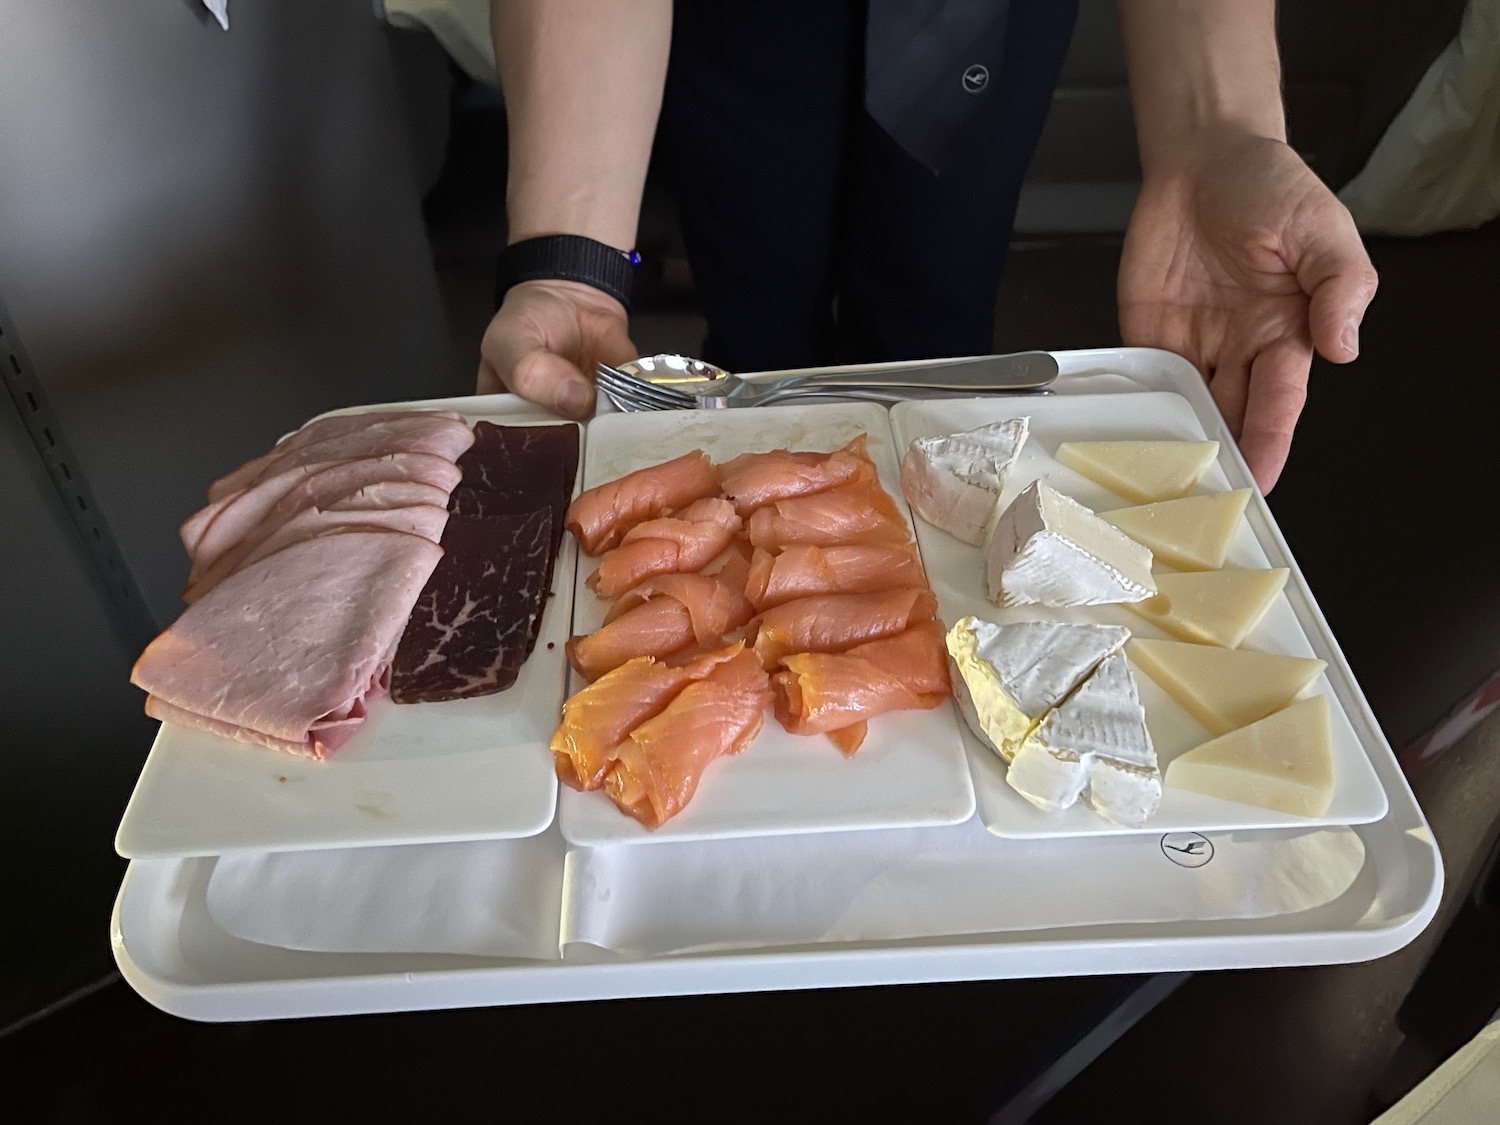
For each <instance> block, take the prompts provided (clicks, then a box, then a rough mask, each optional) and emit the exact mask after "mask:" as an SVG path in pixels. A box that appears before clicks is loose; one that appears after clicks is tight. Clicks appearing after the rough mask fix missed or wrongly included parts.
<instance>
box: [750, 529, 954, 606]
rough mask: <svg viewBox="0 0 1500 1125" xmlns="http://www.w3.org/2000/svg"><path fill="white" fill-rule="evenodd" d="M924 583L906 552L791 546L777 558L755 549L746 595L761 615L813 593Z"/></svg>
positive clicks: (918, 567)
mask: <svg viewBox="0 0 1500 1125" xmlns="http://www.w3.org/2000/svg"><path fill="white" fill-rule="evenodd" d="M926 581H927V577H926V575H924V574H923V573H922V567H921V564H920V563H918V562H917V556H916V552H914V551H913V550H912V548H910V547H886V546H878V545H875V546H862V545H857V544H856V545H853V546H848V547H814V546H811V545H810V544H796V545H794V546H791V547H785V548H783V549H782V550H781V551H780V552H779V553H773V552H771V551H767V550H765V549H763V548H759V547H757V548H756V549H755V554H754V555H753V556H752V557H751V559H750V572H749V575H748V576H747V577H746V580H745V596H746V597H747V598H749V599H750V604H751V605H753V606H754V607H755V608H756V609H757V610H762V611H763V610H767V609H771V608H772V607H773V606H778V605H782V604H783V603H785V602H789V601H794V600H796V599H797V598H806V597H811V596H813V595H814V594H876V593H880V592H881V591H884V590H899V589H901V588H903V587H908V586H911V587H916V586H922V585H924V584H925V583H926Z"/></svg>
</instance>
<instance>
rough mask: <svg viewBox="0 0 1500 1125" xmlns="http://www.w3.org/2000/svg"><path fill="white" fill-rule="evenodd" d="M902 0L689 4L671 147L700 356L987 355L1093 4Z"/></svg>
mask: <svg viewBox="0 0 1500 1125" xmlns="http://www.w3.org/2000/svg"><path fill="white" fill-rule="evenodd" d="M888 2H889V0H872V3H873V10H869V11H867V9H866V6H865V5H864V4H862V3H857V2H852V0H678V3H677V4H676V6H675V11H674V26H673V34H672V53H671V61H670V65H669V67H668V72H667V85H666V93H665V97H664V100H663V106H662V117H661V124H660V130H659V135H658V151H659V153H660V154H661V156H662V158H663V160H664V162H665V164H666V167H667V171H668V176H669V179H670V181H671V184H672V188H673V193H674V195H675V197H676V201H677V206H678V213H679V217H680V219H681V223H682V229H683V237H684V240H685V242H686V246H687V252H688V258H689V261H690V263H691V265H692V269H693V275H694V281H695V284H696V286H697V289H698V293H699V297H700V300H701V303H702V306H703V309H704V312H705V315H706V316H707V319H708V326H709V331H708V338H707V340H706V341H705V343H704V346H703V358H705V359H708V360H710V361H712V362H715V363H719V364H722V365H723V366H725V367H727V368H728V369H729V370H731V371H763V370H769V369H773V368H779V367H797V366H805V365H811V364H822V363H834V362H840V363H848V362H871V361H880V360H892V359H921V358H932V357H936V356H948V355H974V354H983V353H987V352H989V351H990V350H991V348H992V346H993V332H994V305H995V292H996V289H997V288H998V285H999V280H1000V273H1001V270H1002V268H1003V266H1004V262H1005V253H1006V248H1007V245H1008V243H1009V240H1010V232H1011V225H1012V223H1013V221H1014V217H1015V207H1016V199H1017V196H1018V194H1019V191H1020V186H1021V180H1022V178H1023V177H1024V175H1025V172H1026V166H1027V164H1029V163H1030V160H1031V154H1032V152H1033V151H1034V149H1035V147H1036V141H1037V138H1038V136H1039V135H1040V133H1041V129H1042V125H1043V123H1044V122H1045V120H1046V114H1047V108H1048V105H1049V104H1050V101H1051V95H1052V90H1053V87H1054V85H1055V84H1056V81H1057V74H1058V71H1059V69H1060V68H1061V65H1062V60H1063V56H1064V55H1065V54H1066V52H1067V46H1068V41H1069V39H1070V38H1071V36H1072V30H1073V23H1074V20H1075V18H1076V15H1077V2H1076V0H1010V2H1009V3H1008V4H1007V3H1006V2H1005V0H990V2H989V3H987V4H986V3H979V4H972V5H971V4H970V3H969V0H936V2H934V3H931V4H928V3H924V2H917V0H913V2H912V3H910V4H905V5H898V4H893V5H892V6H891V7H890V8H887V7H886V5H887V3H888ZM898 9H900V10H899V11H898ZM938 9H943V12H939V11H938ZM960 9H962V10H961V11H960ZM954 11H957V12H958V13H959V16H961V17H962V18H949V17H946V16H945V15H944V12H948V13H950V16H951V12H954ZM867 15H868V16H870V17H871V19H867ZM867 69H868V78H869V80H870V81H869V82H868V83H867V82H866V79H867ZM981 72H982V73H981ZM955 91H956V93H955ZM867 104H868V108H867ZM872 111H873V113H872ZM877 118H878V119H877Z"/></svg>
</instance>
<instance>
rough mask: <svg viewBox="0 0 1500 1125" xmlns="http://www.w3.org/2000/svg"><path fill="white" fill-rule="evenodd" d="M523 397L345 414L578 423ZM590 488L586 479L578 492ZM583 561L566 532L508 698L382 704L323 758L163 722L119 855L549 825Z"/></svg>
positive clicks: (421, 839)
mask: <svg viewBox="0 0 1500 1125" xmlns="http://www.w3.org/2000/svg"><path fill="white" fill-rule="evenodd" d="M515 402H516V400H515V399H513V398H511V396H509V395H503V396H501V395H497V396H486V397H477V398H464V399H453V400H449V401H444V402H424V403H415V404H411V403H397V404H390V405H387V406H379V407H363V408H359V409H358V410H354V411H348V410H346V411H334V412H333V413H339V414H347V413H358V412H362V411H368V410H375V409H393V408H395V407H408V406H420V407H424V408H428V409H434V410H437V409H449V410H457V411H459V412H461V413H462V414H463V416H464V417H465V419H466V420H467V421H468V422H469V423H470V424H471V425H472V424H473V423H475V422H479V421H491V422H495V423H497V424H500V425H504V424H506V423H511V424H525V425H538V424H545V425H563V426H575V427H576V426H577V423H576V422H560V421H558V419H556V418H555V417H552V416H551V415H538V414H535V413H534V412H530V411H526V412H520V413H518V412H517V411H516V408H515V405H514V404H515ZM583 438H584V434H583V431H582V429H581V428H580V430H579V441H580V443H582V442H583ZM582 452H584V449H583V447H582V445H580V453H582ZM580 463H581V462H580ZM580 476H581V473H580ZM578 487H579V486H578V482H576V481H575V482H574V494H575V495H576V494H577V491H578ZM577 556H578V550H577V545H576V542H575V541H574V539H573V537H572V536H571V535H564V536H563V541H562V547H561V549H560V550H559V552H558V560H557V569H556V572H555V574H554V575H553V592H554V596H553V597H551V598H549V599H548V601H547V606H546V609H545V610H544V612H543V616H542V627H541V633H540V636H539V638H538V640H537V646H536V650H535V651H534V652H533V653H532V654H531V656H530V658H529V659H528V660H527V661H526V663H525V665H523V666H522V668H521V672H520V676H519V678H518V679H517V680H516V683H515V684H514V685H513V686H512V687H510V688H509V689H508V690H506V691H503V692H498V693H496V694H494V695H488V696H481V697H479V698H476V699H462V700H454V701H452V702H447V703H417V704H406V705H403V706H397V705H396V704H394V703H392V702H391V700H390V699H389V697H387V698H383V699H379V700H376V701H375V702H374V703H372V704H371V705H370V717H369V719H368V720H366V722H365V723H364V725H363V726H362V727H360V729H359V731H358V732H357V733H356V734H355V735H354V737H353V738H351V739H350V740H349V741H348V742H347V743H345V744H344V745H343V746H342V747H340V748H339V750H338V751H337V753H335V754H333V755H331V756H330V757H329V758H328V759H327V760H325V761H321V762H318V761H313V760H311V759H308V758H301V757H298V756H296V755H293V754H284V753H278V752H277V751H274V750H267V749H265V748H263V747H259V746H247V745H244V744H242V743H238V742H233V741H231V740H229V739H225V738H219V737H217V736H215V735H211V734H206V733H203V732H201V731H194V730H188V729H185V728H182V727H177V726H173V725H171V724H168V723H164V724H162V727H161V730H160V732H159V733H158V735H157V737H156V742H155V744H154V745H153V746H152V747H151V753H150V755H149V756H148V757H147V759H146V764H145V767H144V768H143V769H142V771H141V776H140V779H139V780H138V781H137V783H136V787H135V792H134V793H133V794H132V795H131V798H130V803H129V805H128V806H127V807H126V810H125V816H124V818H123V819H122V820H121V822H120V828H119V831H118V833H117V834H116V836H115V850H116V851H117V852H119V853H120V855H122V856H125V857H127V858H130V859H146V858H152V859H162V858H173V857H185V856H201V855H223V854H226V853H231V852H240V851H262V852H265V851H291V850H311V849H317V848H348V847H360V846H368V845H375V844H411V843H436V842H441V841H449V840H478V839H503V838H507V837H516V836H531V835H535V834H536V833H538V832H541V831H543V830H544V829H545V828H546V827H547V826H548V825H549V824H550V823H551V822H552V817H553V813H554V811H555V810H556V805H557V776H556V773H555V772H554V770H553V768H552V756H551V752H550V751H549V750H548V742H549V740H550V739H551V737H552V731H553V729H554V728H555V726H556V723H557V713H558V708H559V707H560V706H561V705H562V698H563V686H564V678H565V677H564V672H565V668H566V664H565V661H564V657H563V644H564V643H565V642H566V641H567V639H568V618H569V610H570V608H571V607H570V602H571V597H570V594H571V591H572V588H573V578H574V574H575V571H576V567H577Z"/></svg>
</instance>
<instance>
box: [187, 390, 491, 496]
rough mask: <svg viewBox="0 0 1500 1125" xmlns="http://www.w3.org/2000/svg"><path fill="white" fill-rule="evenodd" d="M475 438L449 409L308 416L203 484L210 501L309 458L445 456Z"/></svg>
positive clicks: (452, 455)
mask: <svg viewBox="0 0 1500 1125" xmlns="http://www.w3.org/2000/svg"><path fill="white" fill-rule="evenodd" d="M473 443H474V435H473V433H472V432H471V431H470V430H469V427H468V425H467V424H466V423H465V422H464V421H463V419H462V418H461V417H460V416H459V415H457V414H454V413H452V412H451V411H436V410H405V411H374V412H370V413H366V414H340V415H336V416H334V417H331V418H319V419H317V420H316V421H313V422H309V423H308V424H307V425H306V426H304V427H302V429H300V430H298V431H297V432H296V433H294V434H289V435H288V436H287V437H286V438H284V439H283V440H282V441H281V442H280V443H279V444H278V445H277V446H276V447H275V448H274V449H272V450H271V452H269V453H267V454H265V455H264V456H261V457H257V458H255V460H253V461H248V462H246V463H245V464H243V465H241V466H240V467H239V468H238V469H235V470H234V472H232V473H229V474H227V475H225V476H223V477H220V478H219V479H218V480H216V481H214V483H213V484H211V485H209V486H208V499H209V500H210V501H213V500H219V499H222V498H223V497H225V496H228V495H229V494H230V493H232V492H237V491H239V490H240V489H242V488H248V487H249V486H250V485H252V484H254V483H255V482H256V481H259V480H263V479H265V478H266V477H268V476H271V475H274V474H275V473H278V472H284V471H285V470H286V469H289V468H293V467H295V466H297V465H303V464H308V463H311V462H313V461H347V460H352V459H354V458H358V457H371V456H379V455H382V454H386V453H395V452H411V453H433V454H436V455H438V456H440V457H446V458H447V459H448V460H449V461H454V460H457V459H458V457H459V456H460V455H461V454H462V453H463V452H464V450H466V449H468V448H469V446H470V445H472V444H473Z"/></svg>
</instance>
